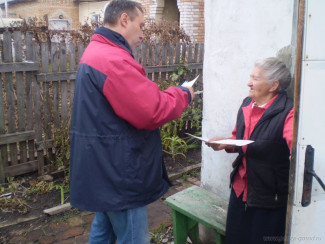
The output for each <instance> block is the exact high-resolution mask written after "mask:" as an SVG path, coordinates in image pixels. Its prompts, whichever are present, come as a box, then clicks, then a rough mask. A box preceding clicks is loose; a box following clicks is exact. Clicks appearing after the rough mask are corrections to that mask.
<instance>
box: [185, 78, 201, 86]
mask: <svg viewBox="0 0 325 244" xmlns="http://www.w3.org/2000/svg"><path fill="white" fill-rule="evenodd" d="M199 76H200V75H198V76H196V77H195V78H194V79H193V80H191V81H185V82H184V83H183V84H182V86H185V85H186V86H191V87H192V86H193V85H194V83H195V81H196V80H197V78H199Z"/></svg>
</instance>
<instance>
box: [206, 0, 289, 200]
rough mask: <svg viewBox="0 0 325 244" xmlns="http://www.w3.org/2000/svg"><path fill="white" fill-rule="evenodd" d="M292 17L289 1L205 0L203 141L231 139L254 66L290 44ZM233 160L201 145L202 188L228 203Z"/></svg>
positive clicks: (222, 153) (227, 155)
mask: <svg viewBox="0 0 325 244" xmlns="http://www.w3.org/2000/svg"><path fill="white" fill-rule="evenodd" d="M293 12H294V0H246V1H238V0H207V1H205V28H206V29H205V30H206V31H205V33H206V34H205V54H204V66H203V71H204V95H203V97H204V101H203V122H202V123H203V129H202V135H203V136H206V137H213V136H216V135H218V136H227V137H228V136H231V132H232V130H233V128H234V126H235V120H236V115H237V111H238V108H239V106H240V104H241V101H242V100H243V99H244V98H245V97H246V96H247V95H248V87H247V82H248V79H249V75H250V72H251V70H252V69H253V65H254V61H255V60H256V59H257V58H263V57H269V56H276V55H277V52H278V51H279V50H280V49H281V48H283V47H285V46H288V45H291V35H292V30H293V26H292V23H293ZM236 155H237V154H227V153H225V152H224V151H222V152H215V151H213V150H212V149H211V148H208V147H207V146H205V145H203V146H202V173H201V182H202V186H203V187H204V188H206V189H209V190H211V191H213V192H215V193H217V194H218V195H220V196H221V197H223V198H225V199H228V198H229V192H230V189H229V174H230V172H231V169H232V167H231V163H232V161H233V159H234V158H235V156H236Z"/></svg>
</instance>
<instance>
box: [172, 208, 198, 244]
mask: <svg viewBox="0 0 325 244" xmlns="http://www.w3.org/2000/svg"><path fill="white" fill-rule="evenodd" d="M172 214H173V230H174V243H175V244H186V240H187V236H189V237H190V238H191V241H192V242H193V243H197V242H198V237H199V235H198V234H199V228H198V224H197V222H196V221H194V220H192V219H189V218H187V217H186V216H185V215H183V214H181V213H179V212H177V211H176V210H174V209H173V211H172Z"/></svg>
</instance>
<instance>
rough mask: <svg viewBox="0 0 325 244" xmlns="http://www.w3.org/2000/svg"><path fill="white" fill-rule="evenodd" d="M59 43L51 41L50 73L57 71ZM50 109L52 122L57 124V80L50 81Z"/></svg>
mask: <svg viewBox="0 0 325 244" xmlns="http://www.w3.org/2000/svg"><path fill="white" fill-rule="evenodd" d="M58 48H59V44H58V43H56V42H53V43H51V64H52V73H57V72H59V52H58ZM52 95H53V100H52V104H53V105H52V111H53V122H54V125H55V126H59V124H60V118H59V82H58V81H52Z"/></svg>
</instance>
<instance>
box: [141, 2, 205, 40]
mask: <svg viewBox="0 0 325 244" xmlns="http://www.w3.org/2000/svg"><path fill="white" fill-rule="evenodd" d="M138 2H141V4H142V5H143V7H144V9H145V12H146V13H145V18H150V19H157V17H158V19H159V18H163V16H159V14H161V13H162V10H163V7H164V0H142V1H141V0H138ZM177 6H178V10H179V12H180V26H181V27H182V28H183V29H184V30H185V32H186V34H188V35H189V36H190V37H191V40H192V42H195V43H203V42H204V0H177Z"/></svg>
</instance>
